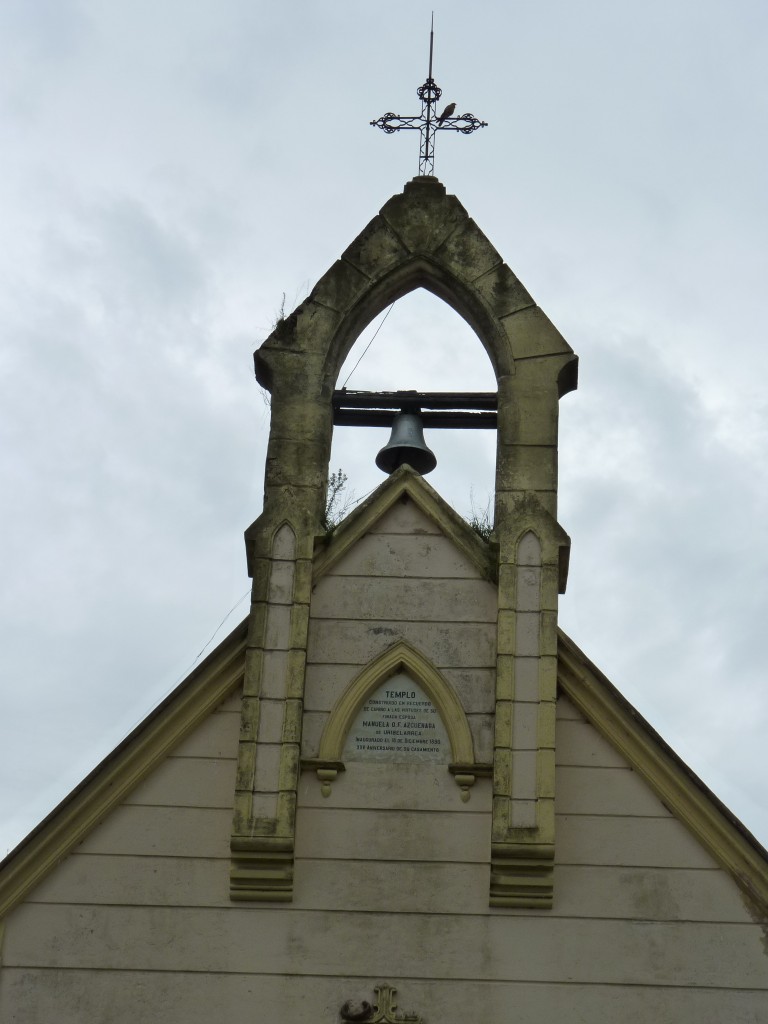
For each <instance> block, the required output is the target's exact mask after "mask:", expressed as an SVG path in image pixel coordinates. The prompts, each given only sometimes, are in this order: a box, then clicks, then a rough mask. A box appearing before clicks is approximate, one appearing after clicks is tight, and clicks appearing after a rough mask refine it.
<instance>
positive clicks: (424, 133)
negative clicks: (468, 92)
mask: <svg viewBox="0 0 768 1024" xmlns="http://www.w3.org/2000/svg"><path fill="white" fill-rule="evenodd" d="M433 42H434V19H433V22H432V25H431V26H430V29H429V74H428V75H427V80H426V82H425V83H424V85H420V86H419V88H418V89H417V90H416V95H417V96H418V97H419V99H420V100H421V113H420V114H414V115H413V116H412V117H400V115H399V114H393V113H392V112H391V111H390V112H389V113H387V114H384V116H383V117H380V118H378V119H377V120H376V121H371V124H372V125H373V127H374V128H382V129H383V130H384V131H385V132H386V133H387V135H391V134H392V133H393V132H400V131H403V130H404V129H414V128H418V130H419V133H420V136H421V145H420V147H419V174H422V175H424V174H433V173H434V170H435V135H436V133H437V132H439V131H449V132H461V133H462V135H471V134H472V132H474V131H476V130H477V129H478V128H487V126H488V122H487V121H479V120H478V119H477V118H476V117H475V115H474V114H459V115H458V116H456V117H454V116H453V115H454V111H455V109H456V104H455V103H449V104H448V106H447V107H446V108H445V109H444V110H443V111H442V113H440V114H438V112H437V103H438V101H439V99H440V97H441V96H442V94H443V90H442V89H441V88H440V87H439V86H438V85H437V84H436V82H435V80H434V78H433V77H432V49H433Z"/></svg>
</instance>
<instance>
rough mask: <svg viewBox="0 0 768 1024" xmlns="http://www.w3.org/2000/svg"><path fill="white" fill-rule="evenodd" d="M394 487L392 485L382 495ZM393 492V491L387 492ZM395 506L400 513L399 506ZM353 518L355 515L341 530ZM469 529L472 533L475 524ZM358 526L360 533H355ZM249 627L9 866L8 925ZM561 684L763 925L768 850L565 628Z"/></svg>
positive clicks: (3, 904) (234, 681)
mask: <svg viewBox="0 0 768 1024" xmlns="http://www.w3.org/2000/svg"><path fill="white" fill-rule="evenodd" d="M403 468H405V467H403ZM399 472H400V471H399V470H398V473H399ZM395 475H396V474H393V477H394V476H395ZM411 476H413V477H415V478H416V479H417V480H419V481H420V483H421V485H422V486H423V488H424V490H423V491H422V492H421V493H422V495H423V493H425V492H426V491H428V492H431V493H432V494H435V492H434V491H433V489H432V488H431V487H429V485H427V484H425V482H424V481H423V480H421V478H420V477H418V476H417V474H415V473H413V471H412V470H410V471H409V473H404V474H401V479H402V478H407V479H408V482H409V483H412V480H411ZM391 480H392V478H391V477H390V481H391ZM390 481H385V483H384V485H382V488H380V489H379V491H378V492H376V494H379V493H380V492H382V491H383V490H384V488H385V487H386V485H387V484H388V483H389V482H390ZM417 486H418V485H417ZM394 490H395V488H391V490H389V491H387V493H388V494H391V493H392V492H393V491H394ZM406 491H407V493H409V495H410V496H412V497H413V496H414V494H415V493H418V492H417V491H415V490H414V491H413V492H412V491H411V490H410V489H407V488H402V489H400V490H399V491H398V492H397V493H399V494H402V493H404V492H406ZM376 494H374V495H373V496H372V497H373V498H375V497H376ZM395 500H396V498H395ZM414 500H416V499H415V497H414ZM440 500H441V501H442V499H440ZM443 504H444V503H443ZM387 507H391V503H390V504H388V505H387ZM419 507H420V508H423V506H422V505H419ZM446 507H447V506H446ZM358 511H361V510H358ZM449 511H452V510H449ZM354 515H355V513H353V514H352V516H349V517H348V519H347V520H345V521H344V523H343V524H342V525H341V526H340V527H339V530H341V529H342V527H343V526H344V525H345V524H347V523H349V521H350V520H351V519H352V518H353V516H354ZM453 515H454V516H455V513H453ZM456 518H457V519H460V517H456ZM464 526H465V528H466V530H468V531H469V532H470V534H472V530H471V527H469V526H467V525H466V524H464ZM357 529H358V527H357V526H355V531H357ZM476 539H477V543H478V544H479V545H480V546H481V547H484V548H487V547H488V546H487V545H485V544H484V543H483V541H481V540H480V538H476ZM345 550H346V548H345ZM247 625H248V620H247V619H246V620H244V621H243V622H241V623H240V624H239V625H238V626H236V627H235V629H234V630H233V631H232V632H231V633H230V634H229V636H228V637H226V638H225V639H224V640H223V641H222V642H221V643H220V644H219V646H218V647H217V648H216V649H215V650H214V651H212V653H211V654H209V655H208V657H207V658H206V659H205V661H204V662H202V664H201V665H199V666H198V667H197V668H196V669H195V670H194V671H193V672H192V673H191V674H190V675H189V676H187V678H186V679H185V680H184V681H183V682H182V683H180V684H179V686H177V687H176V689H175V690H173V692H172V693H170V694H169V695H168V697H166V698H165V700H163V701H162V703H161V704H159V705H158V706H157V707H156V708H155V709H154V710H153V711H152V712H150V714H149V715H148V716H147V717H146V718H145V719H144V721H143V722H141V723H140V724H139V725H138V726H137V727H136V728H135V729H134V730H133V732H132V733H130V735H129V736H127V737H126V738H125V739H124V740H123V741H122V743H120V744H119V745H118V746H117V747H116V748H115V749H114V750H113V751H112V753H111V754H109V755H108V756H107V757H106V758H104V760H103V761H102V762H101V763H100V764H99V765H97V767H96V768H94V770H93V771H92V772H91V773H90V774H89V775H88V776H87V777H86V778H85V779H84V780H83V781H82V782H81V783H80V784H79V785H78V786H76V787H75V789H74V790H72V792H71V793H70V794H69V795H68V796H67V797H65V798H64V800H62V802H61V803H60V804H59V805H58V806H57V807H56V808H55V809H54V810H53V811H51V813H50V814H49V815H47V817H46V818H44V819H43V821H42V822H41V823H40V824H39V825H38V826H37V827H36V828H34V829H33V830H32V832H30V833H29V835H28V836H27V837H26V838H25V839H23V840H22V841H21V843H19V845H18V846H17V847H16V848H15V849H14V850H12V851H11V852H10V853H9V854H8V856H7V857H6V858H5V859H4V860H3V861H2V862H0V919H2V917H4V916H5V914H6V913H7V912H8V911H9V910H11V909H12V908H13V907H14V906H16V904H18V903H20V902H21V901H22V900H23V899H24V897H25V896H26V895H27V893H28V892H29V891H30V890H31V889H33V888H34V887H35V886H36V885H38V884H39V883H40V882H42V881H43V879H44V878H45V877H46V875H47V874H48V873H49V871H51V870H52V869H53V868H54V867H55V866H56V865H57V864H58V863H59V862H60V861H61V860H62V859H63V858H64V857H65V856H66V855H67V854H68V853H69V852H70V850H71V849H72V848H73V847H74V846H75V845H77V844H78V843H80V842H82V840H83V839H85V838H86V836H87V835H88V833H89V832H90V831H91V830H92V829H93V828H94V827H95V826H96V825H97V824H99V822H100V821H101V820H102V819H103V818H104V817H105V816H106V815H107V814H108V813H109V812H110V811H111V810H112V809H113V808H114V807H115V806H116V805H117V804H119V803H120V802H121V801H122V800H123V799H124V798H125V797H126V796H127V794H128V793H129V792H130V791H131V790H132V789H133V788H134V787H135V786H136V785H138V784H139V783H140V782H141V781H142V780H143V779H144V778H145V777H146V776H147V775H148V774H149V773H150V772H151V771H152V769H153V768H154V767H155V766H156V765H157V764H159V762H160V761H162V760H163V758H165V757H166V756H167V755H168V754H169V753H170V751H171V750H172V749H173V747H175V746H176V745H177V744H178V743H179V742H181V740H182V739H184V737H185V736H187V735H188V734H189V733H190V732H191V731H192V730H193V729H194V728H195V727H196V726H197V725H198V724H200V723H201V722H202V721H203V720H204V719H205V718H206V716H207V715H209V714H210V713H211V712H212V711H213V710H214V709H215V708H216V707H217V706H218V704H220V703H221V701H223V700H225V699H226V697H227V696H229V695H230V694H231V693H232V692H233V690H234V689H235V688H236V687H237V686H238V685H239V684H240V682H241V681H242V678H243V671H244V665H245V646H246V636H247ZM558 685H559V688H560V690H561V691H562V692H563V693H564V694H565V695H566V696H567V697H568V698H569V699H570V700H571V701H573V703H574V704H575V705H576V707H577V708H578V709H579V711H580V712H581V713H582V714H583V715H584V717H585V718H586V719H587V720H588V721H589V722H590V724H591V725H593V726H594V727H595V728H596V729H597V730H598V732H599V733H600V734H601V735H602V736H603V737H604V738H605V739H606V740H607V741H608V743H610V744H611V746H613V747H614V749H616V750H618V751H619V752H620V753H621V754H623V756H624V757H626V759H627V760H628V762H629V763H630V764H631V765H632V767H633V768H634V769H635V770H636V771H637V772H638V774H639V775H640V776H641V777H642V778H643V779H645V781H646V782H647V783H648V785H649V786H650V787H651V788H652V789H653V790H654V792H655V793H656V795H657V796H658V797H659V799H660V800H661V801H662V803H664V805H665V806H666V807H668V808H669V810H670V811H671V812H672V814H673V815H674V816H675V817H676V818H677V819H678V820H679V821H681V822H682V823H683V824H685V825H686V826H687V827H688V829H689V830H690V831H691V832H692V833H693V835H694V836H695V837H696V839H697V840H698V841H699V842H700V843H701V845H702V846H703V847H704V848H705V849H706V850H708V851H709V853H710V854H711V855H712V857H713V858H714V859H715V860H716V861H717V862H718V863H719V864H721V865H722V867H723V868H724V869H725V870H726V871H727V872H728V873H729V874H730V875H731V876H732V878H733V879H734V881H735V882H736V884H737V885H738V886H739V887H740V888H741V890H742V892H743V893H744V894H745V896H746V897H747V898H748V899H749V901H750V903H751V906H752V908H753V911H754V913H755V916H756V917H758V918H759V919H762V920H765V919H766V918H768V851H766V850H765V849H764V847H763V846H761V844H760V843H759V842H758V841H757V839H755V837H754V836H753V835H752V834H751V832H749V830H748V829H747V828H746V827H745V826H744V825H743V824H742V823H741V822H740V821H739V819H738V818H737V817H736V816H735V815H734V814H733V813H732V812H731V811H729V810H728V808H727V807H726V806H725V805H724V804H723V803H722V802H721V801H720V800H719V799H718V798H717V797H716V796H715V795H714V793H712V791H711V790H710V789H709V788H708V787H707V786H706V785H705V784H704V783H703V782H702V781H701V779H700V778H698V776H697V775H696V774H695V773H694V772H693V771H692V770H691V769H690V768H689V767H688V766H687V765H686V764H685V762H684V761H682V759H681V758H680V757H679V756H678V755H677V754H676V753H675V752H674V751H673V750H672V749H671V747H669V745H668V744H667V743H666V742H665V741H664V740H663V739H662V738H661V736H659V734H658V733H657V732H656V731H655V729H654V728H653V727H652V726H651V725H649V723H648V722H647V721H646V720H645V719H644V718H643V716H642V715H641V714H640V713H639V712H638V711H637V710H636V709H635V708H634V707H633V706H632V705H631V704H630V703H629V701H627V700H626V698H625V697H623V696H622V695H621V693H620V692H619V691H618V690H617V689H616V687H615V686H614V685H613V684H612V683H611V682H610V681H609V680H608V679H607V678H606V677H605V676H604V675H603V674H602V673H601V672H600V670H599V669H598V668H597V667H596V666H595V665H593V663H592V662H591V661H590V660H589V658H587V656H586V655H585V654H584V653H583V652H582V651H581V650H579V648H578V647H577V646H576V644H574V643H573V641H572V640H570V639H569V637H567V636H566V635H565V633H563V632H562V631H559V632H558Z"/></svg>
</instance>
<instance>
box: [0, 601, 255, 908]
mask: <svg viewBox="0 0 768 1024" xmlns="http://www.w3.org/2000/svg"><path fill="white" fill-rule="evenodd" d="M247 627H248V620H247V619H245V620H244V621H243V622H241V623H240V624H239V625H238V626H236V627H235V628H234V629H233V630H232V632H231V633H230V634H229V636H227V637H225V639H224V640H222V642H221V643H220V644H219V646H218V647H217V648H216V649H215V650H214V651H212V652H211V653H210V654H209V655H208V657H207V658H206V659H205V660H204V661H203V662H201V663H200V665H198V666H197V668H196V669H194V670H193V671H192V672H191V673H190V674H189V675H188V676H187V677H186V679H184V680H183V682H181V683H180V684H179V685H178V686H177V687H175V688H174V689H173V690H172V691H171V693H169V694H168V696H167V697H165V698H164V700H162V701H161V703H160V704H158V705H157V707H156V708H153V710H152V711H151V712H150V713H149V714H148V715H147V717H146V718H145V719H144V720H143V721H142V722H140V723H139V725H137V726H136V728H135V729H134V730H133V731H132V732H131V733H130V734H129V735H128V736H126V738H125V739H124V740H123V741H122V742H121V743H119V744H118V745H117V747H115V749H114V750H113V751H112V752H111V753H110V754H108V755H107V756H106V757H105V758H104V760H103V761H101V762H100V763H99V764H98V765H97V766H96V767H95V768H94V769H93V771H92V772H90V773H89V774H88V775H87V776H86V777H85V778H84V779H83V781H82V782H81V783H79V784H78V785H77V786H75V788H74V789H73V790H72V792H71V793H69V795H68V796H66V797H64V799H63V800H62V801H61V803H60V804H58V806H57V807H55V808H54V809H53V810H52V811H51V812H50V814H48V815H47V816H46V817H45V818H44V819H43V820H42V821H41V822H40V824H39V825H37V826H36V827H35V828H34V829H33V830H32V831H31V832H30V833H29V835H28V836H26V837H25V838H24V839H22V841H21V842H20V843H19V845H18V846H16V847H15V849H13V850H11V852H10V853H9V854H8V856H7V857H5V859H4V860H3V861H2V862H0V920H2V918H3V917H4V916H5V914H6V913H7V912H8V911H9V910H11V909H12V908H13V907H14V906H16V904H17V903H19V902H20V901H21V900H23V899H24V897H25V896H26V895H27V893H28V892H29V891H30V890H31V889H33V888H34V887H35V886H36V885H38V883H40V882H42V880H43V879H44V878H45V876H46V875H47V874H48V872H49V871H51V870H52V869H53V868H54V867H56V865H57V864H58V863H59V862H60V861H61V860H62V859H63V858H64V857H65V856H66V855H67V854H68V853H69V851H70V850H71V849H72V848H73V847H74V846H76V845H77V844H78V843H81V842H82V841H83V840H84V839H85V838H86V836H87V835H88V833H89V832H90V831H91V830H92V829H93V828H94V827H95V826H96V825H98V824H99V822H101V821H102V819H103V818H104V817H105V816H106V815H107V814H108V813H109V812H110V811H111V810H112V809H113V808H114V807H116V806H117V805H118V804H119V803H121V801H123V800H124V799H125V797H126V796H127V795H128V794H129V793H130V792H131V790H132V789H134V788H135V787H136V786H137V785H138V784H139V783H140V782H141V781H142V780H143V779H145V778H146V777H147V775H149V773H150V772H151V771H152V770H153V768H155V767H156V766H157V765H158V764H159V763H160V762H161V761H162V760H163V759H164V758H165V757H167V756H168V754H169V753H170V752H171V750H172V749H173V748H174V747H175V746H177V744H179V743H180V742H181V741H182V740H183V739H184V738H185V737H186V736H188V735H189V733H191V732H192V730H193V729H195V727H196V726H198V725H200V724H201V723H202V722H203V721H204V720H205V719H206V718H207V717H208V715H210V714H211V712H212V711H214V710H215V708H216V707H218V705H219V704H220V703H221V702H222V701H223V700H225V699H226V698H227V697H228V696H229V695H230V694H231V693H232V692H233V691H234V690H235V688H236V687H237V686H238V685H240V684H241V683H242V679H243V674H244V670H245V646H246V637H247V632H248V629H247Z"/></svg>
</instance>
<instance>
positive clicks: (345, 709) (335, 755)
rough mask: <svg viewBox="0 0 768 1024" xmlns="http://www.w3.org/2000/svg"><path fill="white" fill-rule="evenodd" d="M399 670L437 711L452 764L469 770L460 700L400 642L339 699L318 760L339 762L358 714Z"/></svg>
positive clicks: (469, 743)
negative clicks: (376, 691) (446, 738)
mask: <svg viewBox="0 0 768 1024" xmlns="http://www.w3.org/2000/svg"><path fill="white" fill-rule="evenodd" d="M399 671H405V672H407V673H408V674H409V675H410V676H412V677H413V679H414V680H415V681H416V682H417V683H419V684H420V685H421V686H422V687H423V689H424V692H425V693H426V694H427V696H428V697H429V699H430V700H431V701H432V703H433V704H434V705H435V707H436V708H437V711H438V714H439V715H440V718H441V719H442V721H443V725H444V726H445V729H446V732H447V733H448V739H449V741H450V744H451V752H452V755H453V763H454V765H456V766H463V767H465V768H467V769H470V768H471V767H472V765H473V764H474V760H475V756H474V744H473V742H472V733H471V732H470V729H469V723H468V722H467V716H466V713H465V711H464V708H463V707H462V706H461V701H460V700H459V698H458V697H457V696H456V693H455V691H454V689H453V687H452V686H451V685H450V683H448V681H447V680H446V679H445V677H444V676H443V675H442V674H441V673H440V672H438V670H437V669H436V668H435V666H434V665H433V664H432V662H431V661H430V660H429V659H428V658H426V657H425V656H424V655H423V654H421V653H420V652H419V651H417V650H416V648H415V647H411V645H410V644H408V643H405V641H402V640H401V641H399V642H398V643H396V644H395V645H394V646H393V647H390V648H389V649H388V650H386V651H384V653H383V654H380V655H379V656H378V657H377V658H375V659H374V660H373V661H372V662H370V663H369V664H368V665H366V666H365V668H364V669H363V670H362V672H360V673H359V674H358V675H357V676H356V677H355V678H354V679H353V680H352V682H351V683H350V684H349V686H348V687H347V689H346V690H345V691H344V693H343V694H342V695H341V697H339V699H338V701H337V702H336V704H335V705H334V707H333V709H332V711H331V713H330V716H329V718H328V721H327V722H326V725H325V729H324V730H323V734H322V736H321V738H320V752H319V760H321V761H335V762H338V761H341V759H342V752H343V750H344V742H345V740H346V738H347V733H348V732H349V730H350V727H351V725H352V722H353V721H354V719H355V716H356V715H357V713H358V711H359V710H360V708H361V707H362V706H363V704H364V703H365V701H366V700H367V699H368V697H370V695H371V694H372V693H373V692H374V691H375V690H376V689H377V688H378V687H379V686H380V685H381V684H382V683H383V682H386V680H387V679H389V677H390V676H393V675H394V674H395V673H396V672H399Z"/></svg>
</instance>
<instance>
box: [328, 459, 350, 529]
mask: <svg viewBox="0 0 768 1024" xmlns="http://www.w3.org/2000/svg"><path fill="white" fill-rule="evenodd" d="M346 490H347V474H346V473H345V472H344V470H342V469H339V470H337V471H336V472H335V473H331V475H330V476H329V477H328V494H327V496H326V499H325V512H324V513H323V521H322V527H323V529H324V530H325V532H326V533H333V531H334V530H335V529H336V527H337V526H338V525H339V523H340V522H341V520H342V519H343V518H344V516H345V515H346V514H347V512H348V511H349V510H350V508H351V507H352V505H353V503H354V495H353V494H347V493H346Z"/></svg>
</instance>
